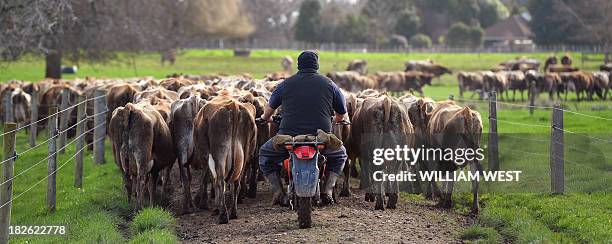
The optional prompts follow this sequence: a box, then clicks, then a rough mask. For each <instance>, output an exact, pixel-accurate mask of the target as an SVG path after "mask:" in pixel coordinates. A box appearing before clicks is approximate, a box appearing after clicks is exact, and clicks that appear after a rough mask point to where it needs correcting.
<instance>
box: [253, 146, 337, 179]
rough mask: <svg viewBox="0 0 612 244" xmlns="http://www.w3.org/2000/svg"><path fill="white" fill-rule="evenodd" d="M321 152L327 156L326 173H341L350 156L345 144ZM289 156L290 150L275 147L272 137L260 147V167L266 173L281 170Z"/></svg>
mask: <svg viewBox="0 0 612 244" xmlns="http://www.w3.org/2000/svg"><path fill="white" fill-rule="evenodd" d="M321 154H323V155H324V156H325V157H326V158H327V162H326V166H325V171H326V172H325V173H327V172H329V171H331V172H334V173H336V174H338V175H340V174H341V173H342V169H343V168H344V162H345V161H346V159H347V158H348V156H347V155H346V149H345V148H344V146H342V147H341V148H340V149H338V150H328V149H323V150H322V151H321ZM287 158H289V152H287V150H285V149H282V150H280V151H277V150H276V149H274V146H273V144H272V139H270V140H268V141H267V142H266V143H265V144H263V145H262V146H261V149H259V168H260V169H261V172H262V173H263V174H264V175H269V174H271V173H275V172H280V170H281V168H282V163H283V161H284V160H285V159H287Z"/></svg>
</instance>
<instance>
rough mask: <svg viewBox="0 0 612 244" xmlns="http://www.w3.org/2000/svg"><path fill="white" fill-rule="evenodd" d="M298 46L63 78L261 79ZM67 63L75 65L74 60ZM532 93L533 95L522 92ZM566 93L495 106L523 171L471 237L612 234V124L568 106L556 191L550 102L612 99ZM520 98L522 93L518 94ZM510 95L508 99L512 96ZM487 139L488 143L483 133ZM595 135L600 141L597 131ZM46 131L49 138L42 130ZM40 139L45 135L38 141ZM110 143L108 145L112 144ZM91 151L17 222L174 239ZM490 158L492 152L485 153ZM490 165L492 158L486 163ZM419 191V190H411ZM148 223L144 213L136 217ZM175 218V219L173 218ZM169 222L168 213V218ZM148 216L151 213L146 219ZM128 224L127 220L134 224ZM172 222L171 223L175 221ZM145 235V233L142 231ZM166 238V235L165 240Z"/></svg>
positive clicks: (327, 62) (474, 60)
mask: <svg viewBox="0 0 612 244" xmlns="http://www.w3.org/2000/svg"><path fill="white" fill-rule="evenodd" d="M298 53H299V52H298V51H288V50H282V51H281V50H255V51H253V52H252V54H251V57H249V58H245V57H233V53H232V51H231V50H184V51H182V52H180V54H179V56H178V57H177V63H176V64H175V65H174V66H167V65H166V66H161V65H160V63H159V58H160V56H159V55H158V54H154V53H142V54H138V55H133V56H131V55H126V54H118V57H119V58H118V59H117V60H115V61H111V62H107V63H103V64H88V63H80V64H79V72H78V75H77V76H78V77H77V76H74V75H66V76H65V77H64V78H66V79H73V78H84V77H87V76H92V77H97V78H119V77H134V76H153V77H156V78H162V77H165V76H166V75H168V74H171V73H184V74H243V73H248V74H251V75H252V76H253V77H255V78H260V77H263V76H264V75H265V74H267V73H272V72H275V71H279V70H280V69H281V66H280V59H281V57H283V56H285V55H289V56H292V57H293V58H294V59H295V58H296V56H297V55H298ZM549 55H550V53H528V54H521V53H500V54H487V53H482V54H478V53H474V54H462V53H440V54H438V53H432V54H430V53H354V52H321V53H320V62H321V72H323V73H324V72H328V71H333V70H343V69H345V68H346V65H347V63H348V62H349V61H350V60H352V59H356V58H361V59H366V60H367V61H368V69H369V71H370V72H374V71H378V70H380V71H397V70H402V69H403V64H404V62H405V61H407V60H423V59H433V60H435V61H436V62H438V63H441V64H444V65H446V66H448V67H449V68H451V69H452V70H453V71H461V70H466V71H475V70H482V69H489V68H492V67H494V66H495V65H496V64H497V63H499V62H502V61H505V60H508V59H512V58H515V57H517V56H527V57H531V58H537V59H540V60H544V59H545V58H546V57H548V56H549ZM572 56H573V57H574V64H576V65H577V66H578V67H580V68H582V69H584V70H596V69H597V68H598V66H599V65H600V64H601V62H602V60H603V56H602V55H589V56H588V59H586V61H585V62H584V63H583V62H582V61H581V54H579V53H572ZM43 61H44V59H42V58H41V57H37V56H26V57H24V58H22V59H21V60H19V61H18V62H14V63H1V64H0V81H6V80H10V79H20V80H29V81H37V80H41V78H42V76H43V74H44V62H43ZM64 64H65V65H71V64H72V63H69V62H67V61H65V62H64ZM424 92H425V95H426V96H430V97H432V98H434V99H435V100H442V99H447V98H448V97H449V95H451V94H452V95H453V96H454V98H455V99H459V98H458V89H457V83H456V77H455V76H454V75H445V76H443V77H441V79H439V80H435V81H434V84H433V86H430V87H426V88H425V89H424ZM464 96H465V98H464V99H465V100H461V99H460V101H459V103H461V104H463V105H465V106H470V107H472V108H474V109H476V110H477V111H479V112H480V114H481V116H482V120H483V126H484V128H483V131H484V132H487V131H488V128H489V119H488V117H489V113H488V102H487V101H478V100H475V99H477V96H473V97H472V94H471V93H469V92H468V93H466V94H464ZM525 96H526V94H525ZM568 97H569V101H554V102H551V101H549V100H548V94H542V95H540V97H539V98H538V100H537V101H536V104H537V105H538V106H541V107H543V108H539V109H536V110H535V112H534V114H533V115H531V114H529V111H528V110H527V109H526V108H525V107H521V105H527V101H514V102H513V101H510V100H507V101H502V103H499V104H498V112H497V118H498V132H499V133H500V143H499V144H500V145H499V147H500V167H501V169H502V170H522V171H523V175H522V178H521V181H519V182H506V183H495V184H483V188H482V189H483V192H484V193H483V194H482V210H481V214H480V216H479V217H478V221H477V224H476V225H475V226H473V227H471V228H469V229H467V230H466V231H465V232H464V233H463V234H462V236H461V237H462V238H463V239H464V240H466V241H468V242H481V241H483V242H517V243H533V242H538V243H558V242H563V243H591V242H594V243H602V242H611V241H612V228H611V227H610V226H612V204H610V202H612V194H611V193H610V190H611V189H612V187H611V186H612V183H611V182H612V152H611V151H612V142H610V141H612V129H611V127H610V125H611V124H612V123H611V122H612V121H610V120H602V119H597V118H593V117H588V116H583V115H578V114H573V113H569V112H565V113H564V117H565V119H564V123H565V126H564V129H566V130H568V131H571V132H575V133H577V134H570V133H566V134H565V159H566V161H565V176H566V191H567V193H566V194H563V195H552V194H550V193H549V192H550V190H549V189H550V177H549V171H550V168H549V161H550V156H549V147H550V141H549V138H550V132H551V129H550V123H551V122H550V120H551V110H550V109H549V108H547V107H550V106H552V105H553V104H554V103H561V104H562V106H563V107H564V108H565V109H567V110H569V111H574V112H578V113H582V114H586V115H589V116H596V117H602V118H608V119H612V102H611V101H610V100H608V101H601V100H598V99H595V101H583V102H576V101H575V95H573V94H570V96H568ZM517 98H520V95H519V94H517ZM506 103H511V104H506ZM484 137H485V138H483V144H486V141H487V140H486V135H485V136H484ZM594 138H595V139H594ZM40 139H42V136H41V138H40ZM40 139H39V140H40ZM26 141H27V137H26V135H25V134H22V133H20V134H19V135H18V146H17V151H18V152H20V151H23V150H25V149H27V148H28V146H27V145H26ZM107 144H108V143H107ZM73 148H74V147H69V150H68V151H67V152H66V154H65V155H62V156H61V157H59V158H58V166H59V165H61V163H63V162H64V161H65V160H66V159H68V157H70V156H71V155H72V153H73V152H74V150H73ZM46 151H47V149H46V145H43V146H41V147H40V148H39V149H37V150H34V151H32V152H30V153H29V154H26V155H24V156H22V157H20V158H19V159H18V161H17V163H16V164H15V172H16V174H17V173H18V172H21V171H23V170H25V169H27V168H28V167H30V166H32V165H33V164H35V163H36V162H38V161H39V160H40V159H42V158H44V157H45V156H46ZM91 156H92V155H91V154H90V153H87V154H86V161H85V169H84V170H85V174H84V187H83V188H82V189H76V188H74V187H73V185H72V184H73V183H72V182H73V171H74V164H73V163H68V164H67V165H66V166H65V167H64V168H62V169H61V170H60V172H59V173H58V206H57V207H58V209H57V212H56V213H53V214H49V213H48V212H47V211H46V208H45V194H46V190H45V185H46V182H42V183H41V184H40V185H39V186H37V187H34V188H33V189H32V190H30V191H29V192H28V193H26V194H24V195H23V196H21V197H20V198H19V199H17V200H15V203H14V204H13V218H12V221H11V222H12V223H13V224H15V225H34V224H47V225H49V224H66V225H67V226H68V241H70V242H80V243H90V242H108V243H114V242H118V241H119V242H124V241H127V240H129V239H131V238H135V239H136V241H143V242H149V241H151V240H175V239H173V237H172V236H169V235H168V233H171V234H172V232H173V231H172V230H168V229H152V230H151V229H146V230H141V229H138V230H139V231H134V228H136V227H134V226H136V225H139V224H138V223H136V224H129V223H130V222H131V221H132V220H131V219H132V214H131V212H130V209H129V206H128V205H127V201H126V197H125V193H124V189H123V186H122V181H121V176H120V174H119V171H118V170H117V168H116V166H115V165H114V163H113V158H112V154H111V153H110V148H107V155H106V160H107V163H106V164H104V165H94V164H93V162H92V160H91ZM485 161H486V160H485ZM484 166H485V168H486V167H487V164H486V162H485V165H484ZM45 175H46V163H42V164H41V165H38V166H36V167H34V168H33V169H31V170H30V172H28V173H27V174H24V175H22V176H19V177H18V178H17V179H16V181H15V183H14V195H17V194H19V193H20V192H23V191H25V190H26V189H27V187H29V186H31V185H32V184H33V183H35V182H36V181H38V180H40V179H41V178H42V177H44V176H45ZM457 189H458V192H459V193H458V194H456V195H455V200H456V202H457V204H456V206H455V208H456V210H457V211H461V212H467V208H466V206H469V202H470V201H471V200H470V198H469V194H468V191H469V185H465V184H459V185H458V186H457ZM407 197H409V198H413V197H414V196H407ZM146 215H147V216H149V218H151V219H156V218H158V217H159V218H162V217H160V216H162V215H164V214H162V213H157V212H155V211H153V212H149V213H147V214H146ZM139 221H144V220H139ZM167 221H170V220H167ZM170 222H171V221H170ZM145 223H146V221H145ZM128 226H130V227H128ZM170 229H171V228H170ZM145 235H146V236H145ZM164 238H166V239H164ZM12 240H15V241H17V242H26V241H28V242H46V241H54V242H61V241H63V240H64V239H63V237H60V236H56V237H51V239H49V237H41V236H28V237H13V239H12Z"/></svg>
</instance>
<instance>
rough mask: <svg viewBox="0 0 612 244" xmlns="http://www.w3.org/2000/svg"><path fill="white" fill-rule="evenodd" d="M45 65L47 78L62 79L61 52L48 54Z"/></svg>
mask: <svg viewBox="0 0 612 244" xmlns="http://www.w3.org/2000/svg"><path fill="white" fill-rule="evenodd" d="M45 63H46V69H45V78H51V79H61V78H62V54H61V53H60V52H59V51H54V52H51V53H48V54H46V55H45Z"/></svg>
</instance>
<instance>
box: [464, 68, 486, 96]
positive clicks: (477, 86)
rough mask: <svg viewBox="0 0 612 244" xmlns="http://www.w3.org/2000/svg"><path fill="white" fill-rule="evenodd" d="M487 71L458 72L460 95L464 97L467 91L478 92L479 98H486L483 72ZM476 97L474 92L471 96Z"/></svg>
mask: <svg viewBox="0 0 612 244" xmlns="http://www.w3.org/2000/svg"><path fill="white" fill-rule="evenodd" d="M488 72H489V71H485V72H459V73H458V74H457V81H458V84H459V97H463V93H464V92H466V91H475V92H478V94H479V98H480V99H482V98H484V93H485V92H486V90H485V86H484V79H483V73H488ZM472 97H474V94H472V96H471V97H470V98H472Z"/></svg>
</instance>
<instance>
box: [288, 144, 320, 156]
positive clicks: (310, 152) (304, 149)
mask: <svg viewBox="0 0 612 244" xmlns="http://www.w3.org/2000/svg"><path fill="white" fill-rule="evenodd" d="M293 153H295V155H296V156H297V158H298V159H312V158H313V157H314V155H315V153H317V150H315V148H314V147H311V146H299V147H296V148H295V149H294V150H293Z"/></svg>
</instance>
